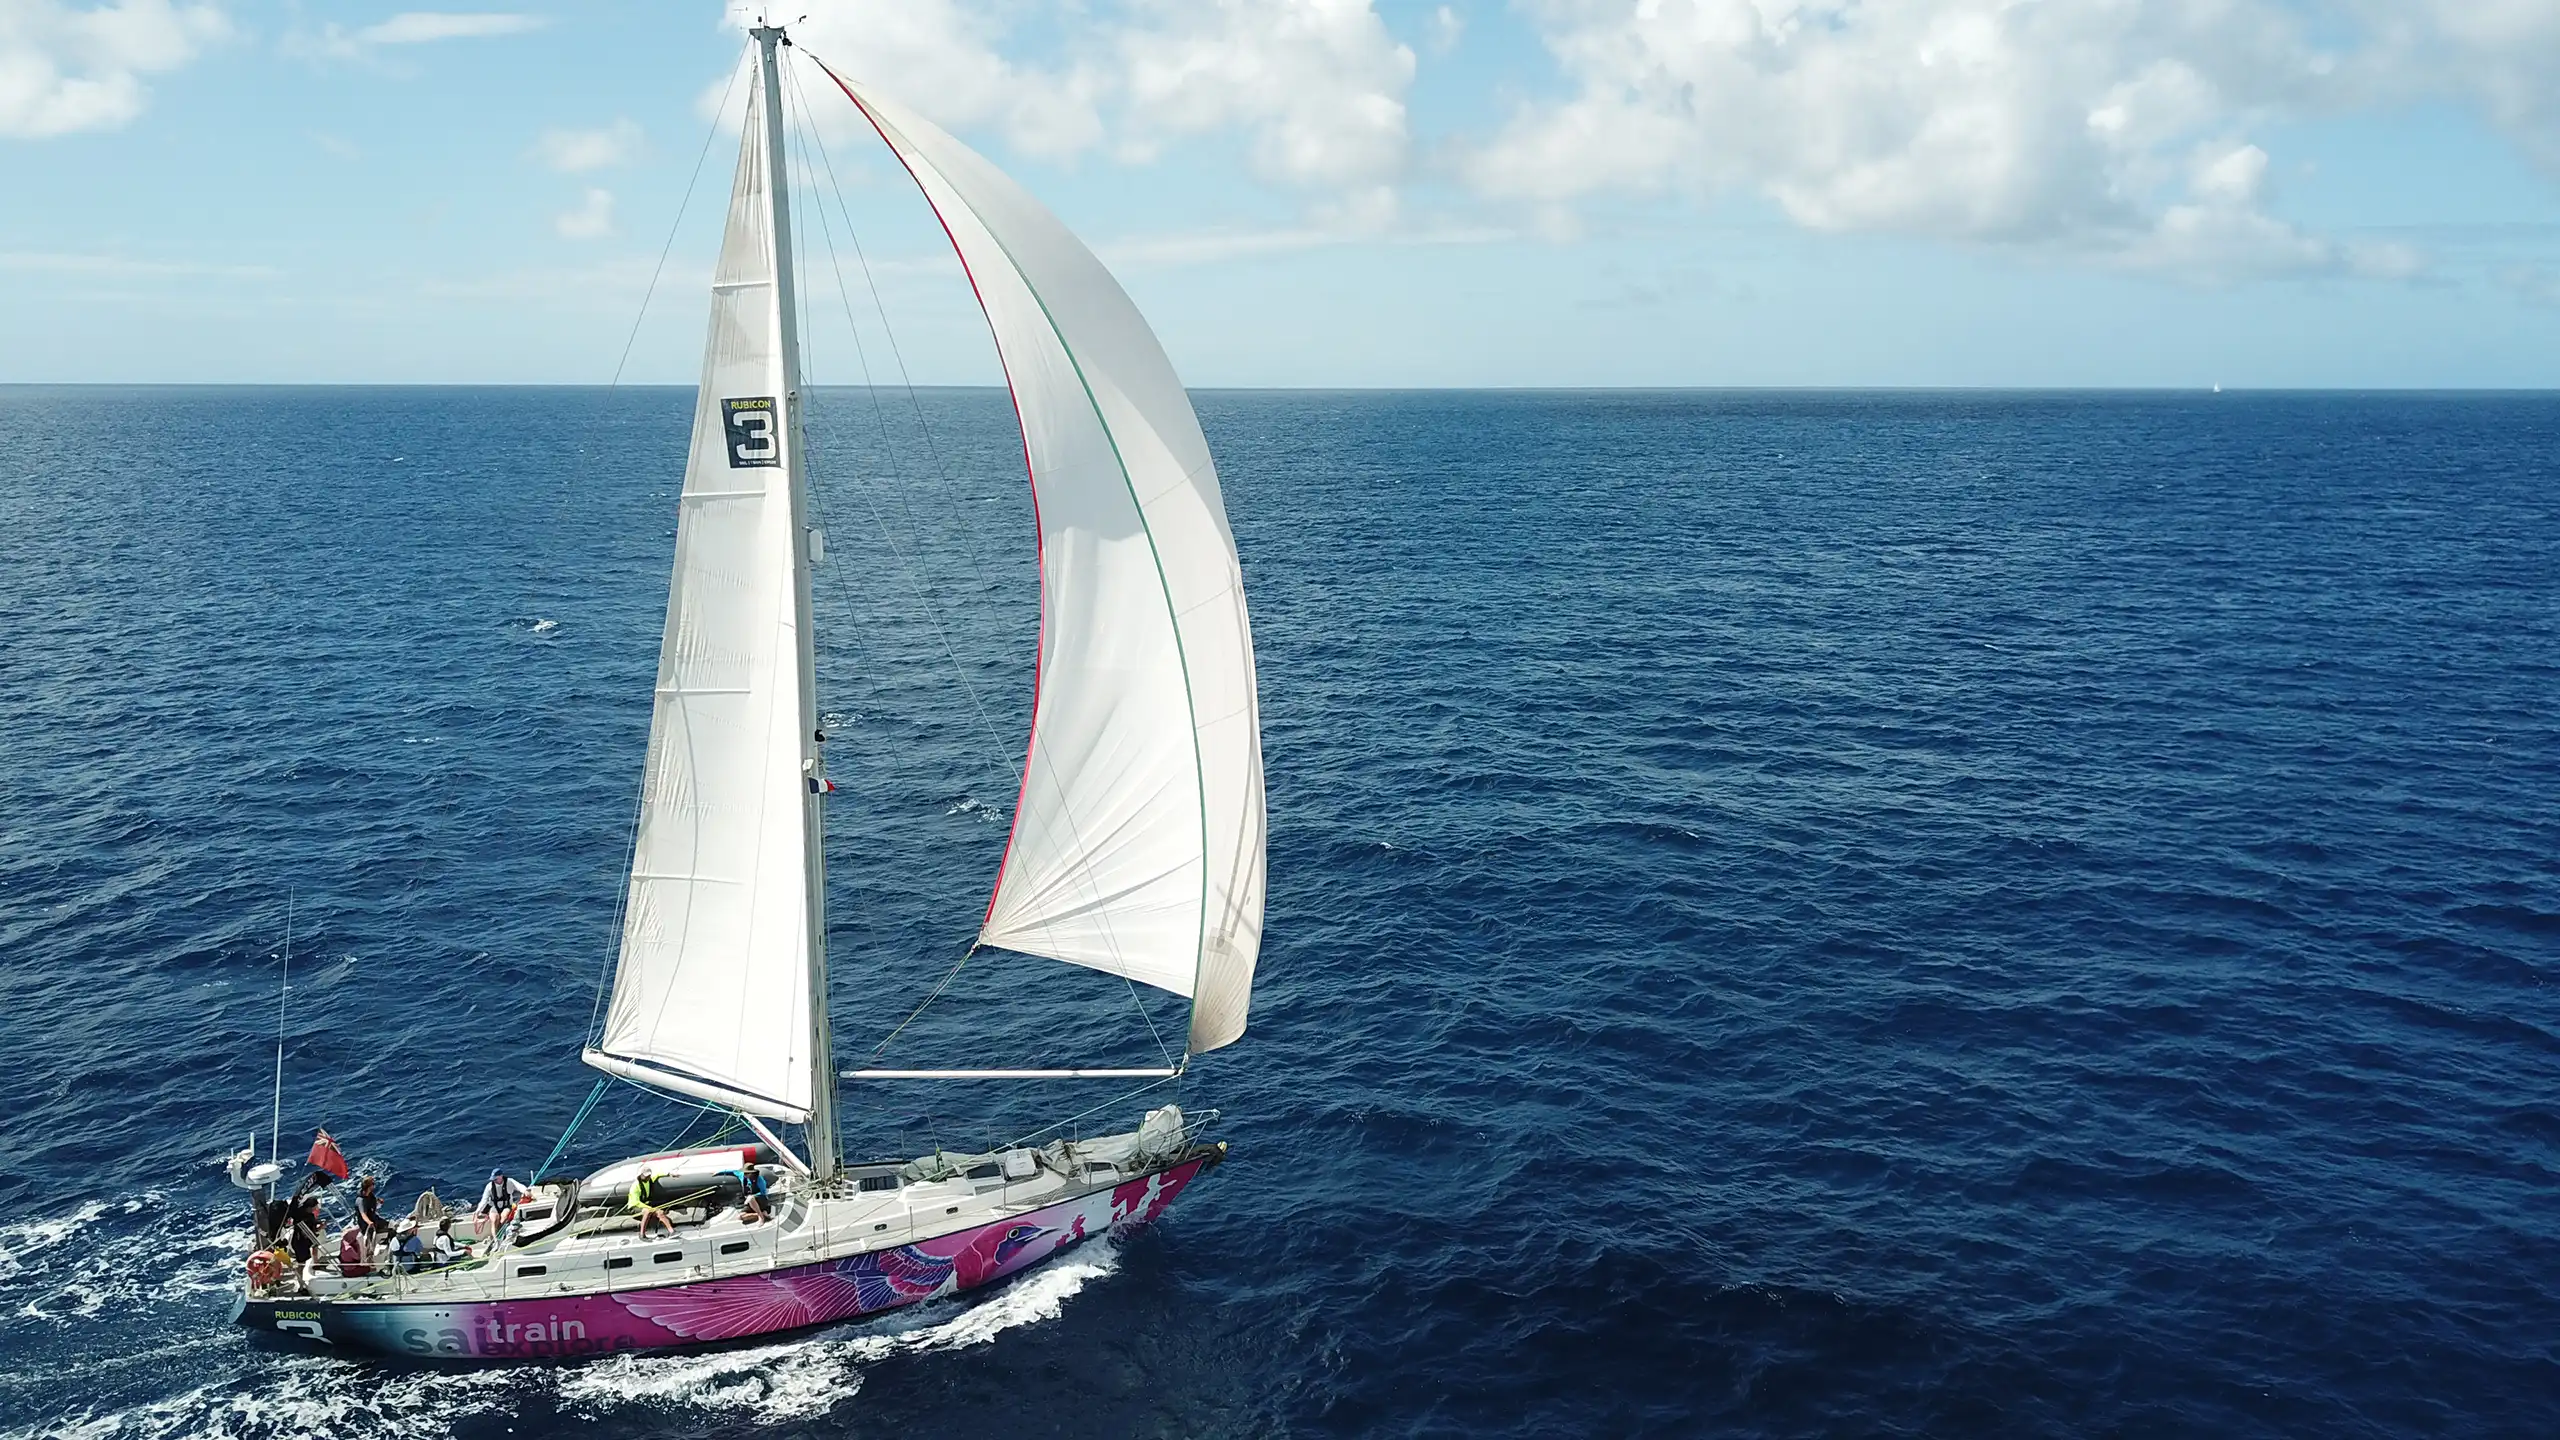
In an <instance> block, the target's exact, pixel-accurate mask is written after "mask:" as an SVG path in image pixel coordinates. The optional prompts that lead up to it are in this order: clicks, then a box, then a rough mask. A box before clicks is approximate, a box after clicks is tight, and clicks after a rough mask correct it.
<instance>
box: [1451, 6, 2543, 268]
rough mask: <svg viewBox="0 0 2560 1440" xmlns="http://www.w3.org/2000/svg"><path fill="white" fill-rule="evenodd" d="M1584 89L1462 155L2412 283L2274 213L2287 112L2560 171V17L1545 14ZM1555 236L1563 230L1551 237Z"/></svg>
mask: <svg viewBox="0 0 2560 1440" xmlns="http://www.w3.org/2000/svg"><path fill="white" fill-rule="evenodd" d="M1534 13H1535V14H1536V15H1537V17H1538V19H1539V23H1540V24H1541V27H1542V28H1543V30H1544V32H1545V36H1546V43H1547V46H1548V48H1549V50H1550V51H1551V52H1552V53H1553V55H1554V56H1555V58H1556V60H1557V62H1558V64H1559V65H1560V67H1561V68H1562V70H1563V71H1564V73H1565V76H1566V78H1567V80H1568V81H1569V85H1570V90H1569V93H1568V94H1567V95H1566V96H1565V97H1564V98H1561V99H1558V100H1554V101H1547V102H1537V103H1530V104H1526V105H1523V106H1521V107H1519V108H1518V109H1517V110H1516V111H1515V112H1514V114H1513V116H1512V118H1511V120H1510V122H1509V123H1508V124H1507V125H1506V126H1505V127H1504V128H1503V129H1502V130H1501V132H1500V133H1499V134H1497V135H1495V136H1494V137H1492V138H1491V139H1490V140H1489V141H1488V142H1487V143H1485V144H1483V145H1481V146H1479V147H1478V148H1476V149H1475V150H1474V151H1473V152H1472V153H1471V154H1470V155H1469V156H1468V157H1467V159H1466V161H1465V165H1464V169H1465V173H1466V175H1467V178H1468V179H1469V180H1470V181H1471V182H1472V183H1473V185H1474V186H1475V187H1476V188H1477V189H1478V190H1480V191H1481V192H1482V193H1485V194H1488V195H1492V196H1497V197H1502V198H1507V199H1511V200H1515V201H1519V202H1523V203H1525V204H1527V205H1528V206H1530V207H1532V208H1533V209H1535V210H1540V211H1542V212H1544V213H1546V214H1547V215H1549V216H1550V217H1552V216H1554V215H1555V214H1556V213H1558V211H1559V210H1560V209H1562V208H1564V207H1569V206H1570V205H1571V204H1572V203H1573V202H1575V201H1578V200H1580V199H1583V198H1585V197H1588V196H1591V195H1595V194H1598V193H1602V192H1607V191H1655V190H1671V191H1686V192H1690V193H1702V194H1714V193H1718V192H1723V191H1729V190H1743V191H1754V192H1757V193H1760V194H1762V195H1765V196H1767V197H1769V198H1770V199H1772V200H1773V201H1775V202H1776V203H1777V204H1778V206H1779V207H1780V208H1781V209H1783V210H1784V211H1785V213H1786V214H1787V215H1788V216H1790V217H1791V218H1793V219H1794V220H1796V221H1797V222H1798V223H1800V224H1803V225H1806V226H1808V227H1811V228H1815V229H1821V230H1891V231H1901V232H1907V233H1918V234H1926V235H1938V236H1946V237H1952V238H1957V239H1963V240H1972V241H1983V242H1994V243H2012V244H2032V245H2041V246H2050V247H2057V248H2064V249H2074V250H2079V251H2082V252H2086V253H2094V254H2097V255H2100V256H2104V257H2107V258H2110V259H2113V260H2116V261H2119V262H2121V263H2125V264H2131V265H2138V266H2146V267H2157V268H2163V269H2171V270H2178V271H2182V272H2186V273H2191V274H2199V275H2206V276H2215V275H2239V274H2262V273H2270V272H2283V271H2294V272H2302V271H2341V272H2352V273H2362V274H2375V275H2405V274H2408V273H2411V272H2412V271H2413V270H2414V269H2415V268H2416V266H2417V256H2416V252H2414V251H2413V250H2410V249H2409V248H2408V247H2406V246H2385V247H2367V246H2354V245H2344V244H2340V243H2336V242H2333V241H2330V240H2326V239H2323V238H2320V237H2317V236H2313V235H2308V234H2304V233H2302V232H2300V231H2298V230H2296V229H2295V228H2294V227H2292V226H2290V225H2288V224H2286V223H2285V222H2283V221H2281V220H2279V219H2276V218H2274V217H2273V216H2272V215H2270V214H2269V213H2268V209H2267V206H2268V200H2269V188H2270V187H2269V172H2270V164H2269V156H2268V154H2267V152H2266V150H2265V149H2264V148H2263V147H2261V146H2260V145H2258V144H2256V143H2254V142H2253V141H2251V140H2250V139H2249V138H2248V136H2249V132H2250V131H2252V130H2257V129H2261V128H2262V127H2265V126H2267V125H2269V124H2270V123H2271V122H2274V121H2278V120H2283V119H2288V118H2295V117H2302V116H2318V115H2326V114H2336V113H2340V112H2343V111H2348V110H2355V109H2362V108H2373V107H2379V106H2383V105H2392V104H2400V103H2405V102H2407V101H2411V100H2421V99H2429V98H2435V99H2442V98H2452V99H2456V100H2462V101H2466V102H2468V103H2471V104H2473V105H2475V106H2477V107H2478V108H2479V109H2480V110H2481V111H2482V112H2483V113H2484V114H2486V115H2488V116H2489V117H2490V118H2491V119H2492V121H2493V122H2494V123H2496V124H2498V125H2500V126H2502V127H2504V128H2505V129H2506V130H2507V131H2508V132H2509V133H2510V134H2512V135H2514V136H2515V137H2516V138H2517V139H2518V140H2519V141H2520V142H2521V143H2522V144H2523V145H2524V146H2525V147H2526V148H2527V150H2528V151H2529V152H2532V153H2535V154H2537V155H2540V156H2542V157H2544V163H2545V164H2547V165H2550V166H2552V167H2554V169H2555V172H2560V83H2555V81H2554V80H2553V78H2552V77H2553V76H2554V75H2556V74H2560V0H2424V3H2417V4H2410V3H2406V0H2403V3H2398V4H2394V3H2389V0H2148V3H2146V0H2071V3H2034V0H1539V3H1537V4H1536V5H1535V6H1534ZM1551 223H1553V222H1552V221H1551Z"/></svg>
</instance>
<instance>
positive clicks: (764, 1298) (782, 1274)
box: [240, 1156, 1214, 1360]
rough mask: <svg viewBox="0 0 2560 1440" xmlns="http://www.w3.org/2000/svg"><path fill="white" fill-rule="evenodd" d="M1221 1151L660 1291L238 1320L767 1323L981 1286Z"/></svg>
mask: <svg viewBox="0 0 2560 1440" xmlns="http://www.w3.org/2000/svg"><path fill="white" fill-rule="evenodd" d="M1212 1158H1214V1157H1208V1156H1202V1157H1197V1158H1193V1159H1190V1160H1185V1161H1183V1162H1182V1163H1180V1164H1178V1165H1175V1166H1172V1167H1170V1168H1168V1169H1165V1170H1162V1171H1158V1172H1157V1173H1155V1174H1153V1175H1148V1176H1145V1177H1143V1178H1141V1179H1137V1180H1131V1181H1128V1182H1127V1183H1125V1184H1122V1185H1118V1186H1115V1187H1114V1188H1112V1189H1109V1190H1097V1191H1094V1192H1092V1193H1091V1194H1087V1195H1081V1196H1078V1197H1076V1198H1075V1199H1072V1200H1064V1201H1060V1202H1059V1203H1057V1204H1055V1205H1052V1206H1049V1207H1048V1208H1046V1209H1042V1210H1034V1211H1031V1212H1029V1213H1026V1214H1022V1215H1016V1216H1013V1217H1011V1218H1008V1219H1004V1220H999V1221H996V1222H994V1223H992V1224H988V1225H981V1226H978V1227H975V1228H973V1229H968V1230H959V1231H954V1232H952V1233H951V1234H949V1235H941V1236H936V1237H935V1238H933V1239H931V1240H921V1241H918V1242H916V1243H914V1244H911V1245H901V1246H898V1247H897V1248H895V1249H892V1250H879V1251H873V1252H870V1253H867V1254H861V1255H849V1256H846V1257H844V1258H843V1259H839V1260H823V1261H818V1262H815V1263H813V1264H808V1265H797V1266H793V1267H791V1268H789V1269H784V1270H768V1271H764V1272H762V1273H759V1274H749V1275H738V1276H733V1277H729V1278H725V1279H709V1280H696V1281H691V1282H689V1283H686V1284H682V1285H669V1286H663V1287H660V1288H657V1289H647V1290H641V1289H634V1290H626V1291H612V1292H607V1293H604V1294H588V1295H561V1296H556V1297H548V1298H527V1299H523V1300H495V1301H479V1302H472V1303H466V1304H459V1305H435V1304H404V1303H399V1302H384V1301H374V1302H364V1301H345V1300H325V1299H322V1300H314V1299H300V1300H297V1299H290V1298H287V1299H276V1300H250V1301H247V1302H245V1303H244V1304H243V1306H242V1308H241V1312H240V1321H241V1323H242V1324H244V1325H248V1326H250V1327H252V1328H254V1329H259V1330H272V1331H276V1332H279V1333H281V1334H286V1335H295V1336H300V1337H302V1338H304V1339H309V1340H318V1341H323V1342H325V1343H328V1344H332V1345H338V1346H345V1347H348V1348H352V1349H361V1350H371V1351H377V1352H380V1353H383V1354H389V1355H407V1356H415V1357H421V1358H426V1359H445V1360H539V1359H557V1358H563V1357H576V1356H581V1355H601V1354H610V1353H612V1352H614V1351H618V1350H639V1349H650V1348H656V1347H660V1346H668V1345H698V1344H706V1343H709V1342H713V1341H719V1340H735V1339H740V1338H742V1337H745V1336H750V1335H769V1334H773V1333H775V1332H777V1331H783V1330H796V1329H800V1328H802V1327H805V1326H810V1325H825V1324H829V1323H831V1322H834V1321H838V1320H849V1319H853V1318H855V1317H857V1316H862V1315H873V1314H877V1313H879V1312H880V1311H883V1310H894V1309H896V1308H898V1307H899V1306H902V1305H912V1304H915V1303H916V1302H917V1301H920V1300H930V1299H933V1298H934V1297H936V1296H941V1295H950V1294H956V1293H958V1292H960V1291H963V1290H972V1289H975V1288H977V1287H978V1286H981V1285H985V1284H988V1283H989V1282H991V1281H995V1280H1001V1279H1003V1278H1004V1277H1005V1276H1007V1275H1011V1274H1013V1273H1015V1272H1016V1271H1019V1270H1023V1269H1026V1268H1028V1267H1030V1266H1032V1265H1036V1264H1038V1263H1039V1262H1040V1261H1042V1260H1045V1259H1047V1258H1049V1257H1050V1256H1052V1255H1055V1254H1057V1253H1059V1252H1060V1251H1062V1250H1065V1249H1068V1248H1069V1247H1071V1246H1074V1245H1076V1244H1078V1243H1080V1242H1082V1241H1084V1240H1086V1239H1089V1238H1091V1237H1093V1236H1095V1235H1100V1234H1102V1233H1103V1232H1105V1231H1107V1230H1110V1229H1113V1228H1115V1227H1118V1226H1124V1225H1142V1224H1145V1223H1146V1222H1147V1221H1150V1220H1153V1219H1154V1218H1156V1216H1158V1215H1160V1214H1162V1213H1163V1211H1164V1208H1165V1207H1166V1206H1167V1205H1170V1204H1172V1203H1173V1198H1174V1197H1175V1196H1176V1195H1179V1194H1181V1193H1182V1190H1183V1187H1185V1186H1187V1185H1189V1184H1190V1183H1191V1182H1192V1180H1194V1179H1195V1178H1197V1177H1198V1175H1199V1173H1200V1171H1201V1169H1202V1167H1203V1166H1205V1165H1207V1164H1209V1163H1210V1162H1211V1159H1212Z"/></svg>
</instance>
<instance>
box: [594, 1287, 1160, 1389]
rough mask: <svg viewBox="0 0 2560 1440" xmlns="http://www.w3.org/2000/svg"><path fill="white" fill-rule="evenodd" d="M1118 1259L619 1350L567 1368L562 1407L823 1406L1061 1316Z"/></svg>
mask: <svg viewBox="0 0 2560 1440" xmlns="http://www.w3.org/2000/svg"><path fill="white" fill-rule="evenodd" d="M1118 1264H1119V1259H1118V1254H1117V1252H1116V1251H1114V1250H1113V1249H1112V1248H1111V1247H1110V1246H1109V1245H1107V1244H1105V1245H1097V1246H1093V1247H1091V1250H1090V1253H1077V1254H1072V1255H1066V1256H1061V1257H1060V1258H1059V1259H1057V1260H1054V1261H1051V1262H1050V1263H1048V1264H1046V1265H1043V1266H1041V1267H1040V1268H1039V1269H1037V1270H1034V1271H1032V1272H1031V1273H1030V1274H1028V1275H1025V1276H1023V1277H1022V1278H1021V1279H1019V1280H1017V1281H1015V1282H1013V1283H1012V1284H1009V1285H1007V1286H1005V1287H1003V1288H1001V1289H999V1290H997V1291H996V1292H995V1293H994V1294H992V1295H989V1296H988V1297H987V1298H985V1299H984V1300H980V1301H976V1302H974V1303H972V1302H937V1303H935V1304H932V1305H926V1306H923V1307H920V1308H919V1309H918V1310H917V1311H916V1312H913V1313H911V1314H909V1315H907V1316H905V1317H903V1318H902V1319H900V1320H892V1321H889V1322H887V1323H882V1322H879V1321H874V1322H872V1323H871V1324H869V1325H867V1326H865V1327H864V1328H863V1329H861V1330H860V1331H858V1332H855V1333H850V1334H845V1333H838V1334H828V1333H825V1332H820V1333H819V1334H816V1335H811V1336H805V1337H801V1338H799V1339H794V1340H786V1341H783V1342H780V1343H778V1344H770V1345H757V1346H754V1347H752V1348H749V1349H743V1350H726V1351H719V1352H715V1353H712V1354H703V1355H644V1354H638V1353H634V1354H628V1355H618V1356H615V1357H614V1358H613V1359H610V1360H603V1361H598V1362H597V1363H595V1364H592V1365H587V1366H582V1367H580V1368H578V1369H576V1370H571V1371H566V1372H563V1373H562V1375H561V1377H560V1385H559V1390H560V1395H561V1399H562V1400H563V1401H564V1402H568V1403H566V1404H565V1405H564V1407H563V1408H566V1409H571V1410H574V1411H577V1412H578V1413H581V1414H589V1415H598V1416H600V1415H601V1414H602V1413H603V1412H605V1411H608V1410H611V1409H614V1408H618V1407H620V1406H622V1405H626V1404H629V1403H632V1402H634V1401H647V1402H655V1403H658V1404H676V1405H682V1406H686V1407H689V1408H700V1409H704V1410H712V1411H718V1412H721V1413H723V1414H735V1413H739V1411H738V1407H739V1406H740V1405H742V1404H743V1405H746V1406H748V1407H749V1411H748V1412H747V1413H752V1414H754V1415H756V1416H757V1417H758V1418H760V1419H765V1420H775V1421H778V1420H805V1419H808V1418H809V1417H811V1416H814V1415H821V1414H824V1413H826V1412H827V1411H828V1410H830V1409H832V1408H833V1407H835V1406H836V1405H838V1404H840V1403H842V1402H843V1401H845V1400H846V1399H848V1398H850V1397H851V1396H852V1395H853V1394H854V1393H855V1392H856V1391H858V1390H860V1389H861V1388H862V1372H863V1371H864V1370H865V1369H867V1368H869V1367H870V1366H872V1365H874V1364H877V1363H878V1362H880V1361H882V1360H885V1359H887V1358H889V1357H890V1356H892V1355H914V1354H925V1353H930V1352H933V1351H938V1350H966V1349H969V1348H971V1347H973V1346H978V1345H984V1344H986V1343H988V1342H989V1341H991V1340H994V1339H995V1338H996V1337H997V1336H999V1335H1002V1334H1003V1333H1004V1332H1006V1331H1008V1330H1012V1329H1015V1328H1017V1327H1019V1326H1023V1325H1033V1324H1037V1323H1039V1322H1041V1321H1043V1320H1054V1319H1056V1318H1058V1315H1059V1313H1060V1312H1061V1311H1062V1310H1064V1308H1065V1307H1066V1302H1067V1301H1068V1300H1069V1299H1070V1298H1072V1297H1073V1296H1074V1295H1075V1293H1076V1292H1077V1291H1079V1290H1082V1289H1083V1288H1084V1287H1085V1285H1086V1284H1087V1283H1088V1282H1090V1281H1093V1280H1096V1279H1099V1278H1101V1277H1102V1276H1105V1275H1108V1274H1110V1273H1111V1272H1112V1271H1113V1270H1114V1269H1115V1268H1117V1266H1118Z"/></svg>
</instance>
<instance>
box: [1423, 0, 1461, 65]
mask: <svg viewBox="0 0 2560 1440" xmlns="http://www.w3.org/2000/svg"><path fill="white" fill-rule="evenodd" d="M1466 33H1467V19H1466V17H1465V16H1463V15H1460V14H1459V13H1458V12H1457V11H1456V10H1455V9H1452V8H1451V7H1449V6H1447V5H1443V6H1441V7H1440V8H1439V9H1437V10H1434V11H1432V12H1431V53H1432V54H1434V55H1446V54H1448V53H1449V52H1450V51H1452V50H1455V49H1457V48H1458V40H1459V37H1461V36H1463V35H1465V34H1466Z"/></svg>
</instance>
